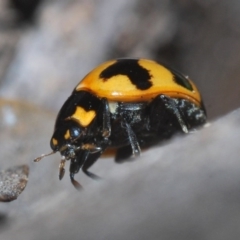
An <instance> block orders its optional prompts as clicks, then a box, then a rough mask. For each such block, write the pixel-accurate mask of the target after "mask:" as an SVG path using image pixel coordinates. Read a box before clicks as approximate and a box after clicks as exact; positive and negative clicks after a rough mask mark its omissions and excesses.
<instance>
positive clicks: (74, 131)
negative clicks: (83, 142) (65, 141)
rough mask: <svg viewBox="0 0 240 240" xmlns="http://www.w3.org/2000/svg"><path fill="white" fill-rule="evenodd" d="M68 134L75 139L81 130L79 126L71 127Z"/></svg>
mask: <svg viewBox="0 0 240 240" xmlns="http://www.w3.org/2000/svg"><path fill="white" fill-rule="evenodd" d="M70 134H71V138H72V139H76V138H79V137H80V134H81V131H80V129H79V128H76V127H73V128H71V129H70Z"/></svg>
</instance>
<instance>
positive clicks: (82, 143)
mask: <svg viewBox="0 0 240 240" xmlns="http://www.w3.org/2000/svg"><path fill="white" fill-rule="evenodd" d="M205 122H206V111H205V108H204V105H203V102H202V99H201V96H200V93H199V91H198V90H197V88H196V86H195V85H194V83H193V82H192V81H191V80H190V79H189V78H188V77H186V76H184V75H182V74H181V73H179V72H177V71H176V70H173V69H170V68H168V67H166V66H163V65H161V64H159V63H157V62H155V61H151V60H147V59H117V60H112V61H108V62H105V63H103V64H101V65H100V66H98V67H97V68H95V69H94V70H92V71H91V72H90V73H89V74H88V75H86V76H85V77H84V78H83V80H82V81H81V82H80V83H79V84H78V85H77V86H76V87H75V89H74V90H73V92H72V94H71V96H70V97H69V98H68V99H67V101H66V102H65V103H64V105H63V106H62V108H61V110H60V112H59V114H58V116H57V119H56V123H55V128H54V133H53V136H52V138H51V141H50V145H51V148H52V150H53V152H51V153H49V154H45V155H42V156H40V157H38V158H36V159H35V160H34V161H36V162H37V161H40V160H41V159H42V158H43V157H45V156H48V155H50V154H53V153H56V152H60V154H61V156H62V159H61V162H60V166H59V178H60V179H62V178H63V175H64V172H65V170H64V165H65V161H66V160H70V170H69V171H70V179H71V182H72V184H73V185H74V186H75V187H76V188H80V187H81V185H80V184H79V183H78V182H77V181H76V180H74V175H75V174H76V173H78V171H79V169H81V170H82V171H83V172H84V173H85V174H86V175H87V176H89V177H91V178H96V177H97V175H95V174H93V173H91V172H89V170H88V169H89V168H90V167H91V166H92V165H93V164H94V163H95V162H96V160H97V159H98V158H99V157H100V156H101V154H102V153H103V152H104V151H105V150H106V149H107V148H116V149H117V151H116V156H115V161H116V162H123V161H125V160H126V159H128V158H129V157H130V156H139V155H140V152H141V148H145V147H148V146H151V145H153V144H155V143H158V142H160V141H161V140H165V139H167V138H169V137H170V136H172V135H173V134H174V133H176V132H183V133H188V131H189V130H190V129H194V128H195V127H197V126H200V125H203V124H204V123H205Z"/></svg>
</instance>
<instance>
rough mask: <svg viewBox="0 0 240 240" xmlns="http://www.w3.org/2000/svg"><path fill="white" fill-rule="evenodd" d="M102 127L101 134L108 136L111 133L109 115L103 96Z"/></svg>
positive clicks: (106, 102)
mask: <svg viewBox="0 0 240 240" xmlns="http://www.w3.org/2000/svg"><path fill="white" fill-rule="evenodd" d="M102 101H103V128H102V136H103V137H104V138H108V137H109V136H110V135H111V116H110V110H109V105H108V101H107V99H105V98H103V99H102Z"/></svg>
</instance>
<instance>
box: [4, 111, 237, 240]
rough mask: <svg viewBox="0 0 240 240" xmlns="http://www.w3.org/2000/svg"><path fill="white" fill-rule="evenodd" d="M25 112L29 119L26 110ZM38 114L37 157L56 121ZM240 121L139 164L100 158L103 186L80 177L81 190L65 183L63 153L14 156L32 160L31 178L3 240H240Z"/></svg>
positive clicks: (146, 155) (11, 209) (181, 140)
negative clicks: (61, 173)
mask: <svg viewBox="0 0 240 240" xmlns="http://www.w3.org/2000/svg"><path fill="white" fill-rule="evenodd" d="M31 111H32V110H31ZM25 113H26V114H29V112H28V111H27V109H26V108H25ZM34 115H35V118H36V119H39V122H38V126H37V132H38V134H37V135H34V136H32V134H33V133H32V132H29V134H31V136H32V138H35V139H36V140H37V141H38V144H37V143H36V142H32V143H31V146H32V147H31V148H32V150H31V155H32V154H33V152H34V154H40V153H41V151H43V150H41V149H43V147H44V146H43V145H46V142H44V141H46V136H47V135H48V134H47V133H46V132H43V133H41V131H42V130H41V131H39V129H43V130H44V128H42V127H43V126H48V125H49V123H50V122H51V120H52V117H51V115H48V114H46V113H44V112H41V111H35V112H34ZM43 119H44V121H42V120H43ZM239 122H240V110H237V111H235V112H233V113H231V114H229V115H228V116H225V117H224V118H222V119H219V120H218V121H215V122H212V123H211V125H210V126H209V127H207V128H204V129H201V130H199V131H198V132H196V133H194V134H190V135H187V136H178V137H176V138H175V139H172V140H171V141H169V142H168V143H167V144H162V145H159V146H156V147H154V148H151V149H149V150H147V151H145V152H143V153H142V156H141V157H140V158H139V159H136V160H135V161H133V162H130V163H125V164H120V165H119V164H115V163H114V162H113V161H112V159H111V158H105V159H101V160H99V161H98V162H97V163H96V164H95V165H94V166H93V167H92V169H91V170H92V171H93V172H94V173H96V174H98V175H99V176H101V177H102V178H103V179H102V180H101V181H93V180H92V179H89V178H87V177H86V176H84V174H82V173H79V174H78V175H76V179H78V180H79V181H80V182H81V183H82V184H83V186H84V190H83V191H80V192H78V191H76V190H75V189H74V188H73V186H72V185H71V183H70V181H69V178H68V176H67V175H68V174H66V176H65V178H64V179H63V180H62V181H61V182H60V181H58V179H57V175H58V173H57V172H58V163H59V155H58V154H56V156H54V157H49V158H48V159H45V160H42V161H41V162H39V163H32V160H31V159H29V156H27V155H26V156H21V155H19V158H18V159H17V158H16V155H15V154H13V155H12V157H11V156H10V155H9V157H8V159H11V160H12V162H11V164H12V165H14V164H16V162H21V161H23V160H24V159H25V162H26V163H29V164H30V175H29V182H28V186H27V188H26V189H25V191H24V193H23V194H21V196H19V198H18V200H17V201H13V202H11V203H9V204H8V205H6V204H4V203H2V205H1V204H0V212H1V216H2V218H1V219H2V220H1V221H0V223H1V225H0V226H1V228H0V229H1V231H0V237H1V239H14V238H16V236H17V238H18V239H19V240H21V239H22V240H23V239H43V238H45V239H67V238H71V239H73V240H74V239H175V238H177V239H184V240H185V239H218V240H219V239H220V240H221V239H226V238H227V239H237V238H238V236H239V234H240V232H239V228H238V224H239V221H240V210H239V209H240V194H239V184H240V177H239V176H240V162H239V139H240V127H239V126H240V125H239ZM17 136H18V135H16V139H17V138H18V137H17ZM26 136H28V135H26ZM31 136H30V138H31ZM30 138H29V139H30ZM29 141H30V140H27V141H24V142H22V143H19V146H20V147H21V146H22V148H24V145H25V144H30V143H29ZM41 141H42V143H41ZM14 159H15V162H14ZM16 159H17V161H16ZM54 159H55V160H54Z"/></svg>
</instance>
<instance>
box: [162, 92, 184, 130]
mask: <svg viewBox="0 0 240 240" xmlns="http://www.w3.org/2000/svg"><path fill="white" fill-rule="evenodd" d="M159 97H160V99H161V100H162V101H163V103H164V104H165V106H166V108H167V109H169V110H171V111H172V113H173V114H174V116H175V117H176V119H177V121H178V123H179V125H180V126H181V128H182V131H183V132H184V133H188V127H187V125H186V123H185V122H184V120H183V114H182V113H181V112H180V111H179V108H178V106H177V104H176V103H175V101H174V100H173V99H172V98H170V97H167V96H165V95H160V96H159Z"/></svg>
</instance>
